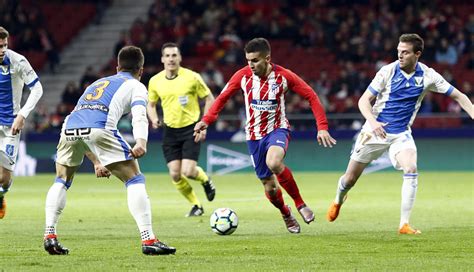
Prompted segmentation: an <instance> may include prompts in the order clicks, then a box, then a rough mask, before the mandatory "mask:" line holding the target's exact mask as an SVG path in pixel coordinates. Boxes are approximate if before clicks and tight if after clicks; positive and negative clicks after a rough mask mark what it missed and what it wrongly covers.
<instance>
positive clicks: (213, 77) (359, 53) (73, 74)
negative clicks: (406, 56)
mask: <svg viewBox="0 0 474 272" xmlns="http://www.w3.org/2000/svg"><path fill="white" fill-rule="evenodd" d="M405 3H406V2H405V1H401V0H400V1H396V0H395V1H370V0H366V1H358V3H357V4H352V3H351V1H343V0H340V1H323V0H320V1H310V0H307V1H304V0H301V1H267V0H260V1H258V0H257V1H246V0H243V1H238V0H236V1H203V0H201V1H179V0H177V1H151V0H144V1H125V0H122V1H120V0H116V1H111V0H98V1H92V0H91V1H72V0H71V1H67V0H63V1H58V0H53V1H43V0H39V1H33V0H21V1H14V0H0V6H1V7H2V12H1V13H0V14H1V16H0V25H2V26H4V27H5V28H7V29H8V30H9V32H10V34H11V39H10V47H11V48H12V49H13V50H16V51H19V52H20V53H22V54H24V55H25V56H26V57H27V58H28V60H29V61H30V62H31V64H32V65H33V67H34V68H35V70H36V71H37V72H38V74H39V76H40V78H41V82H42V83H43V87H44V90H45V94H44V97H43V99H42V100H41V101H40V104H39V105H38V107H37V109H36V110H35V112H34V113H32V115H31V116H30V117H29V118H28V121H27V125H28V127H27V129H26V131H25V133H23V139H24V140H25V142H26V146H27V151H28V154H29V155H31V156H32V157H34V158H36V159H37V162H38V163H37V170H38V171H39V172H52V171H53V170H54V163H53V160H52V158H53V156H54V153H55V144H56V142H57V139H58V135H59V128H60V126H61V123H62V120H63V119H64V117H65V116H66V115H67V114H68V113H69V111H70V110H71V109H72V108H73V106H74V105H75V103H76V101H77V99H78V97H79V96H80V95H81V93H82V90H83V89H84V88H85V87H86V86H88V84H90V83H92V82H93V81H94V80H95V79H97V78H99V77H101V76H103V75H107V74H111V73H114V72H115V66H116V60H115V57H114V56H116V53H117V51H118V49H120V48H121V47H122V46H123V45H126V44H134V45H137V46H140V47H141V48H142V49H143V50H144V53H145V59H146V60H145V66H146V71H145V75H144V76H143V78H142V81H143V83H144V84H145V85H147V84H148V80H149V78H150V77H151V76H152V75H153V74H154V73H156V72H158V71H160V70H161V69H162V65H161V63H160V57H161V53H160V47H161V45H162V44H163V43H164V42H167V41H174V42H177V43H179V44H180V47H181V51H182V54H183V63H182V66H184V67H189V68H191V69H194V70H196V71H198V72H200V73H201V74H202V75H203V77H204V79H205V80H206V82H207V83H208V85H209V87H210V88H211V89H212V91H213V93H214V95H216V96H217V95H218V93H219V91H220V90H221V88H222V87H223V85H224V84H225V82H226V81H227V80H228V79H229V77H230V76H231V75H232V73H233V72H234V71H236V70H237V69H238V68H239V67H241V66H243V65H245V60H244V54H243V50H242V48H243V45H244V44H245V43H246V41H248V40H249V39H251V38H253V37H257V36H263V37H266V38H268V39H269V40H270V42H271V45H272V60H273V61H274V62H275V63H277V64H280V65H282V66H285V67H288V68H290V69H291V70H293V71H295V72H296V73H297V74H299V75H300V76H301V77H303V78H304V79H305V80H306V81H307V82H308V83H309V84H310V85H311V86H313V88H314V89H315V90H316V92H317V93H318V96H319V97H320V99H321V101H322V102H323V103H324V105H325V108H326V111H327V113H328V118H329V121H330V129H331V133H332V134H333V136H335V138H337V139H338V141H339V143H338V145H337V147H335V148H334V149H333V150H324V149H323V148H319V147H318V146H317V144H316V141H315V139H314V138H315V134H316V130H315V127H314V120H312V115H311V113H310V112H311V111H310V108H309V105H308V103H307V102H306V101H302V100H301V98H300V97H298V96H297V95H292V94H289V95H288V97H287V99H288V100H287V101H288V105H287V113H288V115H289V119H290V123H291V124H292V127H293V130H294V133H293V135H292V139H293V140H292V142H291V144H290V149H289V153H288V160H287V162H288V164H289V165H291V166H292V167H293V168H294V170H296V171H306V170H312V171H314V170H328V171H342V170H343V169H344V167H345V163H346V161H347V158H348V154H349V151H350V146H351V143H352V137H353V136H354V134H355V133H356V131H357V128H359V127H360V125H361V123H362V122H363V121H362V117H361V115H360V114H359V112H358V110H357V107H356V105H357V99H358V98H359V96H360V95H361V93H362V92H363V91H364V90H365V88H366V87H367V85H368V84H369V83H370V80H371V79H372V77H373V76H374V74H375V72H376V71H377V69H378V68H379V67H380V66H381V65H383V64H385V63H387V62H391V61H393V60H394V59H395V58H396V50H395V48H396V44H397V42H398V36H399V35H400V34H401V33H405V32H416V33H419V34H420V35H421V36H422V37H423V38H424V39H425V52H424V53H423V56H422V58H421V61H422V62H424V63H426V64H428V65H429V66H431V67H433V68H435V69H436V70H437V71H438V72H439V73H441V74H442V75H443V76H444V77H445V78H446V79H447V80H448V81H450V82H451V84H453V85H454V86H455V87H457V88H458V89H460V90H461V91H462V92H464V93H466V94H467V95H468V96H469V97H470V99H471V101H473V100H474V90H473V86H474V5H473V4H469V3H465V2H464V1H450V2H449V4H447V3H446V2H445V1H412V2H411V3H410V4H405ZM28 93H29V92H28V91H26V92H25V94H26V95H27V94H28ZM26 95H25V97H26ZM242 105H243V101H242V97H241V96H239V95H237V96H235V97H234V98H233V99H232V100H231V101H229V103H228V105H227V106H226V108H225V109H224V111H223V112H222V115H221V118H220V120H219V121H218V122H217V123H216V124H215V125H214V126H213V127H211V129H210V132H209V139H208V141H207V143H206V144H205V145H203V150H202V151H203V152H202V155H201V158H200V161H201V162H202V163H204V164H205V163H206V152H205V148H206V146H207V145H208V144H217V145H220V146H223V147H226V148H229V149H231V150H236V151H238V152H242V153H246V148H245V144H243V143H241V142H239V140H238V138H239V137H238V135H239V133H241V122H240V120H242V117H241V116H242ZM129 121H130V120H129V118H128V117H125V118H124V119H123V121H122V122H121V123H120V130H121V131H123V132H125V133H126V132H130V128H131V127H130V122H129ZM413 128H414V136H415V138H416V140H417V145H418V148H419V150H420V152H419V156H420V160H419V167H420V169H423V170H468V171H472V170H473V169H474V159H473V157H472V154H473V151H474V147H473V146H474V145H473V144H474V141H473V136H474V126H473V122H472V120H470V119H469V118H467V115H466V114H464V113H462V112H461V109H460V108H459V106H457V104H456V103H455V102H454V101H452V100H450V99H448V98H446V97H444V96H442V95H436V94H429V95H427V97H426V98H425V99H424V101H423V105H422V108H421V109H420V112H419V115H418V119H417V121H416V122H415V124H414V126H413ZM160 139H161V133H160V131H158V132H152V134H151V135H150V145H149V152H148V155H147V156H146V157H145V158H143V159H141V165H142V170H144V171H145V172H164V171H166V167H165V163H164V160H163V158H162V154H161V148H160V146H159V145H160ZM230 139H233V140H236V142H235V143H230V142H229V140H230ZM309 150H311V151H309ZM453 154H456V156H453ZM448 157H449V159H447V158H448ZM90 169H91V168H90V164H86V165H85V167H84V168H83V170H84V171H90ZM250 170H251V169H250V168H246V170H244V171H250Z"/></svg>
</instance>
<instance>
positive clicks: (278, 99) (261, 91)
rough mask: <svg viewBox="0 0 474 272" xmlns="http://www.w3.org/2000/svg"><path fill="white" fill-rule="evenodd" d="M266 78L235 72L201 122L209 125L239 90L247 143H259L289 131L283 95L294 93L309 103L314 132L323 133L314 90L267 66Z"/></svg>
mask: <svg viewBox="0 0 474 272" xmlns="http://www.w3.org/2000/svg"><path fill="white" fill-rule="evenodd" d="M271 65H272V71H271V72H270V74H269V75H268V76H267V77H259V76H257V75H254V74H253V73H252V70H251V69H250V67H249V66H246V67H244V68H242V69H240V70H239V71H237V72H236V73H235V74H234V75H233V76H232V78H231V79H230V80H229V82H227V84H226V85H225V87H224V89H223V90H222V92H221V93H220V95H219V96H218V97H217V98H216V100H215V101H214V103H213V104H212V106H211V108H210V109H209V110H208V111H207V113H206V114H205V115H204V116H203V118H202V121H203V122H205V123H206V124H208V125H210V124H212V123H213V122H215V121H216V120H217V118H218V115H219V112H220V111H221V110H222V109H223V108H224V105H225V103H226V102H227V100H229V99H230V97H231V96H233V95H234V94H235V93H236V92H237V91H238V90H242V93H243V95H244V100H245V111H246V125H245V133H246V139H247V140H259V139H261V138H263V137H264V136H265V135H267V134H269V133H270V132H272V131H273V130H275V129H277V128H287V129H289V128H290V123H289V122H288V119H287V118H286V113H285V94H286V92H287V91H288V90H291V91H294V92H296V93H297V94H299V95H301V96H302V97H303V98H305V99H306V100H308V101H309V103H310V105H311V110H312V111H313V115H314V117H315V119H316V123H317V126H318V130H327V129H328V122H327V120H326V114H325V113H324V109H323V107H322V106H321V103H320V102H319V98H318V96H317V95H316V93H315V92H314V90H313V89H312V88H311V87H310V86H309V85H308V84H306V82H304V81H303V80H302V79H301V78H300V77H299V76H297V75H296V74H295V73H293V72H292V71H290V70H288V69H285V68H283V67H281V66H279V65H275V64H271Z"/></svg>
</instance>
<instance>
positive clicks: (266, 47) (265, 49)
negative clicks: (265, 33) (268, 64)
mask: <svg viewBox="0 0 474 272" xmlns="http://www.w3.org/2000/svg"><path fill="white" fill-rule="evenodd" d="M244 50H245V53H255V52H259V53H263V55H265V56H266V55H269V54H270V51H271V48H270V43H269V42H268V40H267V39H265V38H255V39H252V40H250V41H249V42H248V43H247V44H246V45H245V49H244Z"/></svg>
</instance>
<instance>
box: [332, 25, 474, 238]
mask: <svg viewBox="0 0 474 272" xmlns="http://www.w3.org/2000/svg"><path fill="white" fill-rule="evenodd" d="M423 45H424V43H423V39H422V38H421V37H420V36H419V35H417V34H403V35H401V36H400V39H399V43H398V47H397V51H398V60H397V61H395V62H392V63H390V64H388V65H386V66H384V67H382V68H381V69H380V71H378V73H377V74H376V75H375V78H374V79H373V80H372V82H371V83H370V85H369V87H368V88H367V90H366V91H365V93H364V94H363V95H362V97H361V98H360V100H359V109H360V111H361V113H362V115H363V116H364V117H365V119H366V120H367V121H366V123H365V124H364V126H363V127H362V130H361V133H360V135H359V136H358V138H357V140H356V143H355V147H354V151H353V152H352V154H351V159H350V161H349V165H348V166H347V169H346V172H345V174H344V175H343V176H342V177H341V178H340V179H339V183H338V187H337V191H336V198H335V200H334V202H333V203H332V204H331V206H330V207H329V210H328V212H327V219H328V220H329V221H330V222H332V221H334V220H336V218H337V216H338V215H339V211H340V208H341V205H342V204H343V203H344V200H345V198H346V196H347V192H348V191H349V190H350V189H351V188H352V186H354V184H355V183H356V182H357V180H358V178H359V177H360V175H361V174H362V171H363V170H364V169H365V167H366V166H367V165H368V164H369V163H370V162H371V161H372V160H375V159H377V158H378V157H380V156H381V155H382V154H383V153H384V152H385V151H387V150H388V152H389V155H390V160H391V161H392V164H393V166H394V167H395V168H396V169H398V170H403V185H402V200H401V216H400V225H399V230H398V232H399V233H400V234H419V233H421V232H420V231H419V230H417V229H413V228H412V227H411V226H410V225H409V219H410V213H411V211H412V208H413V205H414V202H415V197H416V191H417V187H418V170H417V151H416V145H415V141H414V140H413V137H412V135H411V129H410V126H411V124H412V123H413V121H414V120H415V117H416V113H417V112H418V109H419V108H420V105H421V101H422V100H423V97H424V96H425V95H426V93H427V92H428V91H431V92H436V93H442V94H444V95H447V96H449V97H451V98H452V99H454V100H455V101H456V102H457V103H459V105H460V106H461V108H463V109H464V110H465V111H466V112H467V113H468V114H469V116H470V117H471V118H474V108H473V104H472V103H471V101H470V100H469V98H468V97H467V96H466V95H465V94H463V93H461V92H460V91H459V90H457V89H456V88H454V87H453V86H451V84H449V83H448V82H447V81H446V80H445V79H444V78H443V77H442V76H441V75H440V74H438V73H437V72H436V71H435V70H433V69H432V68H429V67H427V66H426V65H425V64H423V63H421V62H418V59H419V58H420V56H421V54H422V52H423V47H424V46H423ZM374 99H375V103H374V105H373V106H372V105H371V101H373V100H374Z"/></svg>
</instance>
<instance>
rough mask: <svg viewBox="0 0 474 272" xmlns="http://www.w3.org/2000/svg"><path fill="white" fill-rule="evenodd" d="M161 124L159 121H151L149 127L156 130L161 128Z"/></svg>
mask: <svg viewBox="0 0 474 272" xmlns="http://www.w3.org/2000/svg"><path fill="white" fill-rule="evenodd" d="M161 125H162V123H161V121H160V119H156V120H154V121H151V127H152V128H154V129H157V128H159V127H161Z"/></svg>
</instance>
